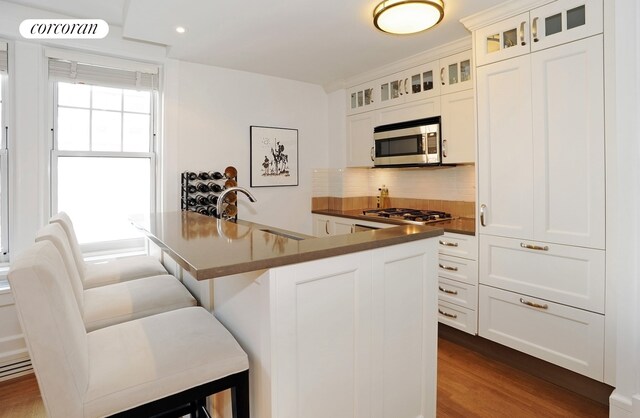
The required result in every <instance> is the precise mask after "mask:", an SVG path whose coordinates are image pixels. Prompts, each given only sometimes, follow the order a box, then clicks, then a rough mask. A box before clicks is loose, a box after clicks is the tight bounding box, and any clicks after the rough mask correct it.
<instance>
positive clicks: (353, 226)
mask: <svg viewBox="0 0 640 418" xmlns="http://www.w3.org/2000/svg"><path fill="white" fill-rule="evenodd" d="M355 229H356V226H355V225H351V233H352V234H353V233H354V232H355Z"/></svg>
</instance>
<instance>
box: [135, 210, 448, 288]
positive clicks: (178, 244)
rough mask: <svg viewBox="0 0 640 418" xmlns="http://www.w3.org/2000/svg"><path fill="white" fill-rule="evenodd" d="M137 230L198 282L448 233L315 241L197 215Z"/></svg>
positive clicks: (162, 217)
mask: <svg viewBox="0 0 640 418" xmlns="http://www.w3.org/2000/svg"><path fill="white" fill-rule="evenodd" d="M131 221H132V223H133V224H134V226H136V227H137V228H138V229H140V230H142V231H143V232H144V233H145V234H146V235H147V236H148V238H149V239H150V240H151V241H153V242H154V243H155V244H157V245H158V246H160V247H161V248H162V249H163V250H165V251H167V252H168V253H169V255H170V256H171V257H172V258H173V259H174V260H175V261H176V262H177V263H178V264H180V266H181V267H182V268H184V269H185V270H187V271H189V273H191V275H192V276H193V277H195V278H196V279H197V280H206V279H212V278H215V277H221V276H228V275H231V274H238V273H246V272H250V271H255V270H261V269H267V268H271V267H278V266H284V265H288V264H296V263H302V262H305V261H312V260H318V259H321V258H327V257H334V256H338V255H343V254H348V253H353V252H358V251H364V250H369V249H374V248H380V247H385V246H390V245H396V244H400V243H404V242H409V241H417V240H421V239H427V238H432V237H436V236H439V235H442V234H443V229H442V227H441V226H421V225H403V226H402V227H399V228H388V229H378V230H372V231H363V232H357V233H353V234H347V235H336V236H331V237H323V238H315V237H311V236H309V235H304V234H299V233H296V232H291V231H286V230H282V229H278V228H274V227H270V226H266V225H261V224H257V223H253V222H247V221H242V220H238V221H237V223H236V222H229V221H220V220H218V219H215V218H212V217H209V216H204V215H201V214H199V213H195V212H179V211H176V212H161V213H156V214H153V215H151V216H145V217H133V218H132V219H131Z"/></svg>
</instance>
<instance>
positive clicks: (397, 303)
mask: <svg viewBox="0 0 640 418" xmlns="http://www.w3.org/2000/svg"><path fill="white" fill-rule="evenodd" d="M134 224H135V225H136V226H137V227H138V228H140V229H142V230H144V231H145V233H146V234H147V236H148V237H149V239H150V241H151V242H152V243H153V244H151V246H152V248H153V249H154V252H155V253H156V254H158V255H159V256H160V257H162V260H163V262H164V264H165V265H166V266H167V268H168V269H169V270H170V271H171V272H172V273H174V274H175V275H176V276H177V277H179V278H181V279H182V280H183V282H184V283H185V285H186V286H187V287H188V288H189V289H190V291H191V292H192V293H193V294H194V296H196V298H197V299H198V300H199V302H200V304H202V305H203V306H204V307H206V308H207V309H209V310H210V311H211V312H212V313H214V315H215V316H216V317H217V318H218V320H220V322H222V323H223V324H224V325H225V326H226V327H227V328H228V329H229V331H231V333H232V334H233V335H234V336H235V338H236V339H237V340H238V342H239V343H240V345H241V346H242V347H243V349H244V350H245V351H246V352H247V354H248V355H249V363H250V385H251V386H250V390H251V416H252V417H255V418H301V417H304V418H316V417H317V418H320V417H322V418H325V417H380V418H416V417H424V418H427V417H435V411H436V362H437V239H435V238H436V237H437V236H439V235H441V234H442V233H443V230H442V229H441V228H436V227H430V226H417V225H408V226H398V227H394V228H388V229H380V230H374V231H363V232H357V233H354V234H349V235H340V236H333V237H325V238H314V237H310V236H306V235H301V234H298V233H294V232H290V231H284V230H281V229H277V228H273V227H269V226H265V225H260V224H256V223H251V222H246V221H241V220H238V221H236V222H230V221H222V220H218V219H215V218H211V217H207V216H203V215H200V214H197V213H193V212H165V213H157V214H155V215H153V216H151V217H148V218H145V219H134ZM154 244H155V245H154ZM185 355H188V351H186V352H185Z"/></svg>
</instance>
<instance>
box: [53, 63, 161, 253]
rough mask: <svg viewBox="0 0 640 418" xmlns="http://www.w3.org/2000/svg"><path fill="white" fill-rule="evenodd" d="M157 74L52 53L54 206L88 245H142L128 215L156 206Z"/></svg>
mask: <svg viewBox="0 0 640 418" xmlns="http://www.w3.org/2000/svg"><path fill="white" fill-rule="evenodd" d="M157 78H158V77H157V72H156V73H153V72H146V73H145V72H141V71H134V70H131V69H122V68H113V67H107V66H101V65H93V64H90V63H83V62H77V61H73V60H69V59H59V58H51V57H50V58H49V79H50V81H51V91H52V103H53V124H52V151H51V212H52V213H57V212H59V211H65V212H67V213H68V214H69V216H70V217H71V219H72V220H73V223H74V226H75V229H76V234H77V235H78V240H79V241H80V243H81V244H82V245H83V249H84V250H85V251H99V250H112V249H115V250H120V249H125V248H134V247H141V246H142V245H143V244H142V243H143V240H142V237H141V235H140V233H139V231H137V230H136V229H135V228H133V227H132V226H131V223H130V221H129V218H130V216H131V215H137V214H143V215H144V214H149V213H150V212H153V211H154V209H155V186H156V185H155V177H156V176H155V173H156V153H155V151H156V143H155V138H156V135H155V131H156V122H157V118H156V108H157Z"/></svg>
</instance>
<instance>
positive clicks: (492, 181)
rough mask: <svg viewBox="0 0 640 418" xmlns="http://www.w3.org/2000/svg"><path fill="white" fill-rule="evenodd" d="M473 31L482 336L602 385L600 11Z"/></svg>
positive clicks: (567, 2) (591, 4)
mask: <svg viewBox="0 0 640 418" xmlns="http://www.w3.org/2000/svg"><path fill="white" fill-rule="evenodd" d="M531 3H532V4H534V3H536V2H531ZM537 3H540V2H537ZM534 6H535V5H534ZM474 18H475V17H474ZM488 19H489V18H488ZM491 21H495V16H493V18H492V20H491ZM466 23H470V22H466ZM474 23H475V26H474V27H473V28H472V29H474V48H475V57H476V63H477V64H478V68H477V70H476V74H477V112H478V114H477V117H478V119H477V120H478V196H479V197H478V210H479V219H480V226H479V234H480V235H479V239H480V248H479V282H480V286H479V287H480V288H479V307H478V310H479V327H478V328H479V334H480V335H481V336H483V337H485V338H488V339H491V340H494V341H496V342H499V343H502V344H505V345H507V346H510V347H512V348H515V349H517V350H520V351H523V352H526V353H528V354H531V355H533V356H537V357H539V358H542V359H544V360H547V361H550V362H552V363H555V364H557V365H560V366H562V367H565V368H567V369H570V370H573V371H575V372H578V373H582V374H584V375H586V376H589V377H591V378H593V379H597V380H604V336H605V329H604V323H605V321H604V297H605V291H604V290H605V284H606V282H605V268H604V259H605V222H604V219H605V155H604V150H605V142H604V141H605V138H604V75H603V34H602V1H598V0H594V1H591V0H590V1H585V0H582V1H576V0H559V1H555V2H548V4H544V5H542V6H540V7H534V8H532V10H530V11H528V12H526V13H522V12H518V14H517V15H515V16H511V17H509V16H506V17H505V19H504V20H502V21H499V22H498V23H493V24H491V25H489V26H486V27H481V25H479V24H478V22H477V21H476V22H474Z"/></svg>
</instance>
